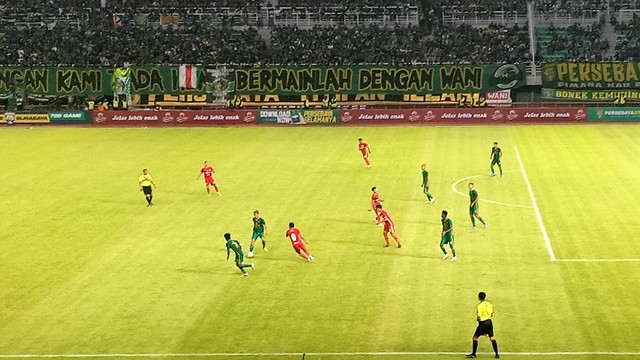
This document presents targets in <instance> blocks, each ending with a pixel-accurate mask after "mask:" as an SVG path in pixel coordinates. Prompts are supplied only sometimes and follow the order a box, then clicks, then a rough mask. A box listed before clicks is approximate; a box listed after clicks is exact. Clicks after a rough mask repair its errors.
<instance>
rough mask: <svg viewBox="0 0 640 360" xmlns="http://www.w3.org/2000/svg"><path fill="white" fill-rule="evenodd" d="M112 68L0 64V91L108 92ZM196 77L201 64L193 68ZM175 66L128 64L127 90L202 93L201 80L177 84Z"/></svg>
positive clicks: (43, 92)
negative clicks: (193, 84) (186, 85)
mask: <svg viewBox="0 0 640 360" xmlns="http://www.w3.org/2000/svg"><path fill="white" fill-rule="evenodd" d="M114 70H115V69H113V68H111V69H105V68H76V67H0V94H8V93H12V92H15V91H16V90H17V89H20V90H24V91H25V92H26V93H27V94H34V95H36V94H37V95H57V96H61V95H93V96H101V95H111V94H113V86H112V85H113V80H114ZM197 71H198V73H199V74H200V75H198V76H199V77H200V78H204V77H206V75H205V72H206V70H205V69H204V68H198V69H197ZM180 76H181V74H180V72H179V66H137V67H131V76H130V81H131V91H132V93H134V94H165V93H180V94H204V93H205V82H204V81H201V82H199V83H198V84H196V87H195V88H192V89H185V88H181V87H180V86H179V84H180Z"/></svg>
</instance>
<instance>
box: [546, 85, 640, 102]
mask: <svg viewBox="0 0 640 360" xmlns="http://www.w3.org/2000/svg"><path fill="white" fill-rule="evenodd" d="M542 98H543V99H550V100H567V101H605V102H616V101H618V102H620V100H624V101H629V100H630V101H640V91H638V90H564V89H545V88H543V89H542Z"/></svg>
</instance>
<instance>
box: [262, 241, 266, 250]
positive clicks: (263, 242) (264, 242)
mask: <svg viewBox="0 0 640 360" xmlns="http://www.w3.org/2000/svg"><path fill="white" fill-rule="evenodd" d="M266 247H267V242H266V241H264V240H262V248H263V249H264V248H266Z"/></svg>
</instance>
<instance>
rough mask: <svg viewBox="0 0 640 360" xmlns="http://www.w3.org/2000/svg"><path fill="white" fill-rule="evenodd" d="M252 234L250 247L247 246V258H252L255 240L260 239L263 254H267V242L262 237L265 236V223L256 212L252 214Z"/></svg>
mask: <svg viewBox="0 0 640 360" xmlns="http://www.w3.org/2000/svg"><path fill="white" fill-rule="evenodd" d="M252 220H253V234H252V235H251V245H250V246H249V252H248V253H247V257H250V258H252V257H253V248H254V247H255V244H256V240H258V238H260V240H261V241H262V250H264V251H265V252H269V250H267V242H266V241H265V240H264V237H265V236H266V235H267V223H266V222H265V221H264V219H263V218H262V217H260V212H259V211H258V210H256V211H254V212H253V218H252Z"/></svg>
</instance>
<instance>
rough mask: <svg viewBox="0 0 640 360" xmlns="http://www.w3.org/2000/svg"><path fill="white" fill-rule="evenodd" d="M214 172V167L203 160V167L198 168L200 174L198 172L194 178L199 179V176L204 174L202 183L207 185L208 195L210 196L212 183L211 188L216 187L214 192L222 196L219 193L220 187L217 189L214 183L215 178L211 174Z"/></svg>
mask: <svg viewBox="0 0 640 360" xmlns="http://www.w3.org/2000/svg"><path fill="white" fill-rule="evenodd" d="M215 172H216V169H214V168H213V167H211V165H209V162H208V161H205V162H204V167H203V168H202V169H200V174H198V177H197V178H196V180H198V179H200V176H201V175H202V174H204V183H205V185H206V186H207V194H208V196H211V185H213V188H214V189H216V194H218V195H220V196H222V194H221V193H220V189H218V184H216V180H215V179H214V178H213V174H214V173H215Z"/></svg>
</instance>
